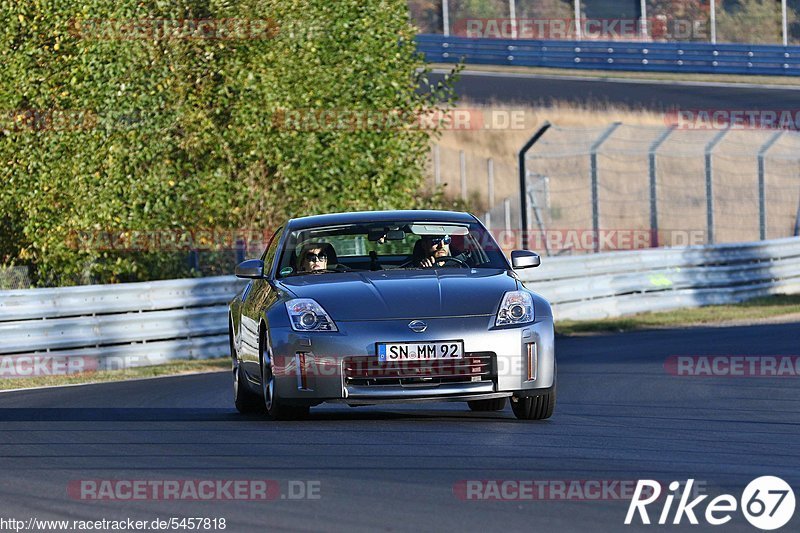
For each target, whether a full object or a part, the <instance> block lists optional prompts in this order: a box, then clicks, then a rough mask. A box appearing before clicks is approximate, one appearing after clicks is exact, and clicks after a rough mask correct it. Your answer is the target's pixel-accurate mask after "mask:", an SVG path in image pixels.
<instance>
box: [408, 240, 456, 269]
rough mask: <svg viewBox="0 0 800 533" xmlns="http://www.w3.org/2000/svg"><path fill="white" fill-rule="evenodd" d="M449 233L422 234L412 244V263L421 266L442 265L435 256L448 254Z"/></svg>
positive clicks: (442, 262)
mask: <svg viewBox="0 0 800 533" xmlns="http://www.w3.org/2000/svg"><path fill="white" fill-rule="evenodd" d="M450 240H451V239H450V235H424V236H423V237H422V238H420V240H419V241H418V242H417V244H416V245H415V246H414V264H416V265H417V266H419V267H422V268H431V267H433V266H444V261H437V260H436V258H437V257H446V256H449V255H450Z"/></svg>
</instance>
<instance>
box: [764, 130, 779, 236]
mask: <svg viewBox="0 0 800 533" xmlns="http://www.w3.org/2000/svg"><path fill="white" fill-rule="evenodd" d="M781 135H783V130H780V131H776V132H775V133H773V134H772V136H771V137H770V138H769V140H768V141H767V142H765V143H764V144H763V145H762V146H761V148H760V149H759V150H758V235H759V238H760V239H761V240H762V241H763V240H766V239H767V197H766V186H765V181H766V180H765V179H764V156H765V155H767V151H768V150H769V149H770V148H772V145H773V144H775V143H776V142H777V141H778V139H780V137H781Z"/></svg>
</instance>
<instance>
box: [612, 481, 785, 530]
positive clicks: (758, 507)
mask: <svg viewBox="0 0 800 533" xmlns="http://www.w3.org/2000/svg"><path fill="white" fill-rule="evenodd" d="M693 485H694V479H689V480H687V481H686V484H685V486H684V488H683V491H682V492H681V493H680V494H678V493H677V491H678V490H679V489H680V487H681V486H682V484H681V483H679V482H678V481H673V482H672V483H670V484H669V491H670V493H668V494H667V495H666V498H664V506H663V508H662V509H661V513H660V514H659V515H658V522H657V523H658V524H661V525H664V524H667V523H670V521H669V519H670V515H671V514H672V504H673V502H674V500H675V499H676V498H677V499H678V504H677V506H676V507H675V511H674V514H673V515H672V521H671V523H672V524H676V525H677V524H680V523H681V521H682V520H683V518H684V517H686V520H688V521H689V523H690V524H694V525H696V524H698V523H699V522H698V519H697V517H698V515H699V516H701V517H702V518H705V521H706V522H707V523H708V524H711V525H712V526H721V525H723V524H727V523H728V522H730V521H731V520H732V518H733V514H734V513H736V512H737V509H740V510H741V513H742V514H743V515H744V517H745V518H746V519H747V521H748V522H750V524H752V525H753V526H755V527H757V528H759V529H762V530H764V531H771V530H774V529H778V528H780V527H783V526H784V525H786V524H787V523H788V522H789V520H791V519H792V515H794V507H795V498H794V492H793V491H792V487H791V486H789V484H788V483H786V482H785V481H784V480H782V479H781V478H779V477H775V476H762V477H759V478H756V479H754V480H753V481H751V482H750V483H749V484H748V485H747V487H745V489H744V491H743V492H742V496H741V498H740V499H739V500H738V501H737V500H736V498H735V497H734V496H732V495H730V494H721V495H719V496H717V497H715V498H713V499H712V500H710V501H708V502H706V505H705V512H704V513H701V509H702V506H701V505H700V504H701V503H703V500H705V499H706V498H708V495H707V494H703V495H700V496H697V497H696V498H694V499H692V500H691V501H690V500H689V498H690V497H691V495H692V486H693ZM660 497H661V484H660V483H659V482H658V481H655V480H651V479H644V480H639V482H638V483H637V484H636V489H635V490H634V493H633V498H632V499H631V504H630V506H628V514H627V515H626V516H625V524H626V525H630V524H631V523H634V522H635V520H634V517H635V516H636V514H637V512H638V515H639V520H641V521H642V524H650V523H651V522H650V520H651V519H650V515H649V514H648V509H647V506H648V505H650V504H652V503H654V502H655V501H656V500H658V499H659V498H660Z"/></svg>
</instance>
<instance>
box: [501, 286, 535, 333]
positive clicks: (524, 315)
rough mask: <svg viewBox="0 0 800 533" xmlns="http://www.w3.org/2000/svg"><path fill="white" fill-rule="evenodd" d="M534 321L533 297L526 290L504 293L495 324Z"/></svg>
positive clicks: (504, 324) (503, 324)
mask: <svg viewBox="0 0 800 533" xmlns="http://www.w3.org/2000/svg"><path fill="white" fill-rule="evenodd" d="M528 322H533V298H531V295H530V293H527V292H525V291H511V292H507V293H505V295H503V301H502V303H501V304H500V310H499V311H498V312H497V320H495V322H494V325H495V326H508V325H510V324H527V323H528Z"/></svg>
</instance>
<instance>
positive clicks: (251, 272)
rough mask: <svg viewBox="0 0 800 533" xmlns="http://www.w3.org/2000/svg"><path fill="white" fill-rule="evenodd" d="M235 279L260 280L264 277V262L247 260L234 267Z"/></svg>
mask: <svg viewBox="0 0 800 533" xmlns="http://www.w3.org/2000/svg"><path fill="white" fill-rule="evenodd" d="M236 277H237V278H245V279H261V278H263V277H264V261H262V260H261V259H248V260H247V261H242V262H241V263H239V264H238V265H236Z"/></svg>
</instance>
